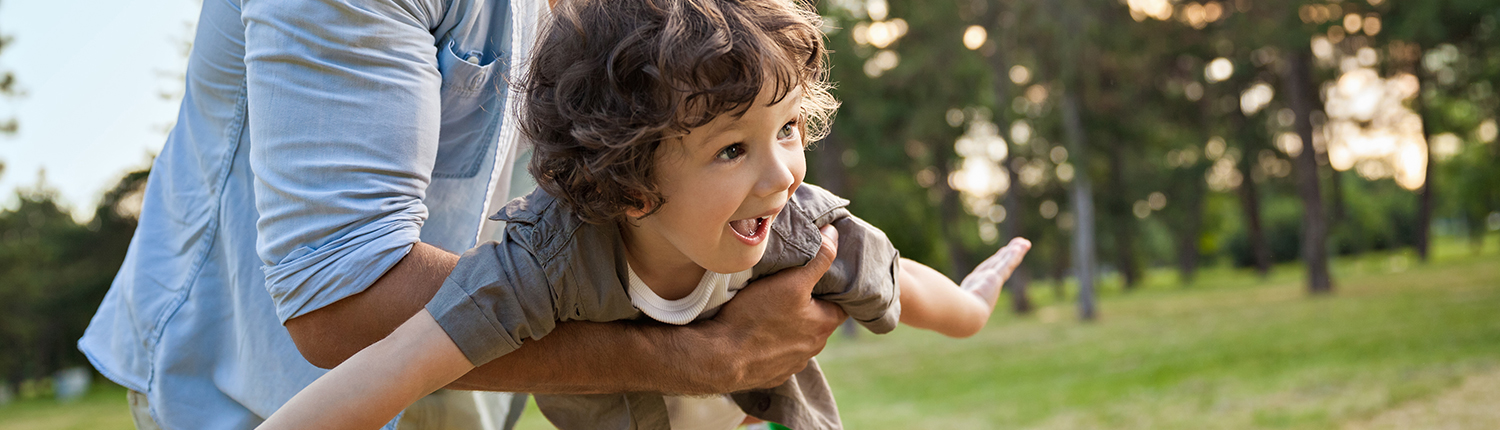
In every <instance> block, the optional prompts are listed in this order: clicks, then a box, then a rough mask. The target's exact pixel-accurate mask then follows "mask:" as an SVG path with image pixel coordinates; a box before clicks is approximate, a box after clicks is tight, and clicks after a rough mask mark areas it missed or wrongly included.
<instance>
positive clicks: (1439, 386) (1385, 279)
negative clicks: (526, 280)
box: [0, 239, 1500, 430]
mask: <svg viewBox="0 0 1500 430" xmlns="http://www.w3.org/2000/svg"><path fill="white" fill-rule="evenodd" d="M1496 248H1497V247H1496V246H1495V243H1494V240H1493V239H1492V240H1491V241H1490V242H1488V243H1487V248H1486V251H1485V252H1484V253H1483V254H1475V253H1473V252H1472V251H1471V250H1470V249H1469V248H1468V245H1467V244H1465V243H1444V244H1443V245H1442V246H1441V247H1439V248H1438V249H1437V250H1436V254H1435V255H1436V257H1435V260H1434V262H1433V263H1430V264H1427V265H1420V264H1416V263H1415V260H1414V259H1413V258H1412V257H1411V256H1410V255H1409V253H1405V252H1400V253H1392V254H1370V255H1365V256H1362V257H1359V258H1344V259H1339V260H1336V264H1335V267H1334V276H1335V279H1336V282H1337V285H1336V292H1335V294H1334V295H1332V296H1328V297H1318V298H1311V297H1308V296H1307V295H1306V294H1305V293H1304V291H1303V290H1302V286H1301V272H1300V270H1299V269H1298V268H1297V267H1294V266H1287V267H1278V268H1277V270H1276V271H1274V272H1273V273H1272V274H1271V276H1270V278H1268V279H1266V280H1261V279H1259V278H1256V277H1255V276H1253V275H1251V274H1249V273H1247V272H1244V271H1238V270H1231V269H1227V268H1210V269H1207V270H1205V271H1204V273H1203V275H1202V276H1201V277H1200V278H1199V281H1198V282H1197V283H1196V284H1195V285H1193V286H1189V287H1184V286H1181V285H1178V284H1177V281H1176V276H1175V274H1174V273H1172V272H1170V271H1155V272H1152V273H1151V275H1150V277H1149V278H1148V279H1147V280H1146V282H1145V285H1144V286H1143V287H1142V288H1141V289H1139V290H1138V291H1135V292H1132V293H1123V292H1121V291H1119V287H1118V286H1117V285H1115V284H1113V283H1112V282H1113V281H1112V280H1106V282H1105V285H1104V286H1103V291H1102V293H1101V295H1102V302H1101V305H1100V315H1101V318H1100V320H1099V321H1097V322H1095V323H1091V324H1084V323H1079V322H1078V321H1077V319H1076V318H1075V311H1074V309H1073V307H1072V304H1071V303H1054V304H1047V303H1045V302H1048V301H1050V296H1051V295H1052V292H1051V289H1050V288H1048V287H1046V286H1045V285H1044V284H1043V285H1037V286H1036V287H1037V289H1036V290H1035V296H1036V297H1037V298H1038V299H1039V300H1041V301H1043V302H1044V306H1043V307H1042V308H1041V309H1039V311H1038V312H1037V313H1036V314H1034V315H1031V316H1027V317H1015V316H1012V315H1009V314H1002V315H997V316H996V317H995V319H994V320H993V321H991V322H990V325H989V327H988V328H986V329H985V330H984V332H982V333H980V334H979V335H977V336H975V337H974V338H971V339H965V340H952V339H946V338H943V337H941V336H938V335H935V334H932V333H929V332H922V331H917V330H911V329H908V328H903V329H900V330H897V331H896V332H895V333H892V334H890V335H886V336H871V335H868V333H861V335H860V336H859V337H858V338H856V339H852V340H850V339H843V338H835V339H834V340H833V341H832V342H831V343H830V345H829V347H828V349H827V350H826V351H824V353H823V354H822V356H821V357H820V358H819V359H820V360H821V361H822V363H823V368H824V370H825V371H826V372H828V378H829V380H830V382H831V383H832V385H833V389H834V393H835V394H836V396H837V397H838V400H839V404H840V409H841V411H842V413H843V417H844V422H845V424H846V427H848V428H850V429H856V430H878V429H985V428H1057V429H1074V428H1122V429H1174V428H1181V429H1200V428H1213V429H1240V428H1276V429H1281V428H1287V429H1303V428H1306V429H1314V428H1316V429H1324V428H1338V427H1341V426H1351V425H1354V426H1355V427H1359V426H1364V425H1363V424H1360V423H1365V422H1367V421H1368V420H1372V419H1377V418H1383V417H1387V416H1391V415H1392V411H1396V412H1400V414H1397V415H1400V416H1401V417H1405V418H1402V419H1408V418H1410V417H1409V415H1412V414H1416V415H1419V416H1418V417H1417V418H1412V419H1414V420H1415V421H1410V420H1408V421H1398V422H1430V420H1429V421H1422V417H1421V416H1420V415H1421V414H1423V413H1427V414H1428V415H1434V414H1437V415H1441V414H1448V413H1451V412H1452V411H1453V408H1454V407H1458V408H1460V409H1462V408H1464V407H1468V408H1471V409H1483V410H1488V409H1492V407H1491V405H1493V404H1495V403H1496V402H1500V398H1494V397H1495V395H1494V394H1492V393H1500V389H1497V387H1500V377H1497V376H1500V255H1497V252H1496ZM1466 380H1471V381H1473V380H1485V381H1491V382H1489V383H1488V384H1489V385H1487V386H1480V387H1479V388H1470V389H1466V390H1462V391H1463V393H1459V394H1454V393H1456V392H1458V391H1461V390H1459V389H1458V388H1459V387H1460V386H1464V387H1469V386H1470V385H1474V384H1465V381H1466ZM1464 393H1467V394H1464ZM1476 393H1477V394H1476ZM1439 400H1441V404H1437V402H1439ZM1427 403H1433V404H1434V405H1435V406H1428V405H1426V404H1427ZM1454 403H1457V404H1458V406H1454V405H1453V404H1454ZM1428 410H1430V411H1437V412H1422V411H1428ZM1429 418H1431V417H1429ZM1439 418H1441V417H1439ZM1376 421H1379V420H1376ZM1387 421H1390V420H1387ZM129 422H130V421H129V415H128V412H127V411H126V408H125V402H124V393H123V390H121V389H119V388H118V387H105V388H103V389H101V390H97V391H96V392H95V393H92V394H91V395H90V396H89V397H87V398H85V399H83V400H82V401H79V402H75V403H73V404H69V405H58V404H56V403H53V402H48V401H40V400H32V401H26V402H20V403H16V404H12V405H10V406H5V407H0V430H11V429H69V428H80V429H82V428H88V429H95V428H99V429H110V428H129ZM1373 427H1380V426H1378V425H1376V426H1373ZM1399 427H1400V426H1398V428H1399ZM1407 427H1410V426H1407ZM1422 427H1430V426H1429V425H1423V426H1422ZM1461 427H1463V426H1461ZM1468 427H1473V426H1468ZM521 428H522V429H538V428H550V427H548V426H547V425H546V423H545V421H544V420H543V419H542V417H541V416H540V414H537V413H535V407H534V406H533V407H532V412H530V413H528V414H527V415H526V416H525V417H524V418H523V419H522V425H521Z"/></svg>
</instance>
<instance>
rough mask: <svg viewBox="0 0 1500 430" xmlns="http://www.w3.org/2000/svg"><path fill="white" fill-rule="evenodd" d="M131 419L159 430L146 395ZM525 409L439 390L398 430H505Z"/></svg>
mask: <svg viewBox="0 0 1500 430" xmlns="http://www.w3.org/2000/svg"><path fill="white" fill-rule="evenodd" d="M126 398H127V399H128V400H129V401H130V415H131V417H132V418H134V419H135V428H136V430H161V427H159V426H157V425H156V420H154V419H152V418H151V404H150V403H149V402H147V401H146V395H145V394H141V393H138V392H136V391H135V390H130V393H129V394H127V395H126ZM524 409H526V395H524V394H511V393H490V392H483V391H457V390H438V391H437V392H435V393H432V394H429V395H427V397H423V398H422V399H421V400H418V401H417V403H415V404H412V405H411V407H408V408H406V413H405V414H403V415H401V421H399V422H397V423H396V428H397V429H398V430H506V429H510V428H511V427H514V426H515V425H516V420H518V419H520V418H521V411H522V410H524Z"/></svg>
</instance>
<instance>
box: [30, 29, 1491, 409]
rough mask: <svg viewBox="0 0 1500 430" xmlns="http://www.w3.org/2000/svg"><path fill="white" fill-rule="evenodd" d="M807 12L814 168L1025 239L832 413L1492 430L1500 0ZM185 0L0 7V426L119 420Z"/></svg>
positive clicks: (985, 234) (934, 230)
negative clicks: (816, 103) (94, 349)
mask: <svg viewBox="0 0 1500 430" xmlns="http://www.w3.org/2000/svg"><path fill="white" fill-rule="evenodd" d="M817 6H818V7H819V9H820V11H821V12H822V14H823V15H824V16H825V17H826V19H827V26H826V28H825V32H826V34H827V36H828V42H829V46H830V48H832V50H833V53H832V54H831V57H830V60H831V63H832V64H833V69H832V79H833V80H834V81H836V82H837V84H838V89H837V91H836V95H837V96H838V97H839V98H840V99H841V100H842V101H843V103H844V104H843V107H842V108H841V109H840V111H839V113H838V117H837V119H836V121H835V124H834V131H833V133H832V135H831V136H830V137H829V138H828V139H827V140H825V141H823V142H821V143H819V144H818V145H817V146H816V147H814V148H813V150H811V151H810V152H809V153H808V157H809V166H810V167H809V170H810V172H809V182H813V183H817V184H820V185H822V186H824V187H826V188H829V189H830V190H833V191H835V192H836V193H839V194H841V195H844V196H846V197H848V198H850V200H852V201H853V204H852V206H851V209H852V210H853V211H854V212H855V213H856V214H858V215H860V216H861V217H863V218H865V219H866V220H869V221H870V222H871V223H873V224H875V225H876V226H879V227H881V228H882V229H884V230H885V231H886V232H887V234H888V235H889V236H890V237H891V239H892V241H893V242H895V244H896V246H897V247H898V248H899V249H900V250H901V252H902V254H903V255H904V256H906V257H910V258H913V259H916V260H919V261H923V262H926V263H928V264H929V265H932V266H933V267H936V268H939V269H940V270H943V271H945V272H947V273H948V274H949V275H950V276H953V277H955V278H956V279H957V278H961V277H962V275H963V274H965V273H967V272H968V270H969V269H970V268H972V267H973V266H974V265H975V264H977V263H978V262H979V261H981V260H983V258H984V257H985V256H987V255H989V254H990V253H992V252H994V251H995V250H996V249H997V248H998V247H999V246H1000V244H1003V243H1005V241H1007V240H1008V239H1009V238H1010V237H1014V236H1022V237H1027V238H1030V239H1031V240H1032V241H1033V243H1035V245H1036V246H1035V248H1034V249H1033V250H1032V252H1031V254H1030V255H1029V256H1028V257H1027V261H1026V263H1025V265H1024V266H1023V269H1022V270H1021V271H1020V272H1019V273H1018V274H1017V276H1016V277H1015V278H1014V279H1013V280H1012V282H1011V283H1009V284H1008V285H1007V287H1006V288H1007V292H1008V294H1007V296H1006V297H1004V298H1003V299H1002V300H1004V301H1005V303H1002V304H1001V305H1000V306H1002V307H1003V308H1004V309H1002V310H1001V311H999V312H997V313H996V316H995V317H994V318H993V319H992V321H991V322H990V324H989V326H988V327H987V328H986V329H985V330H984V331H983V332H982V333H980V334H979V335H977V336H976V337H974V338H972V339H967V340H951V339H945V338H942V337H941V336H938V335H935V334H932V333H926V332H919V331H914V330H910V329H903V330H898V331H897V332H896V333H894V334H892V335H888V336H878V337H877V336H871V335H869V334H868V333H859V332H856V331H850V332H848V333H847V334H845V335H841V336H838V337H836V338H834V339H833V340H832V341H831V342H830V345H829V347H828V348H827V350H825V352H824V353H823V354H822V356H821V357H820V359H821V360H822V361H823V364H824V368H825V369H826V370H827V371H828V373H829V379H830V381H831V383H832V384H833V388H834V390H835V393H836V396H837V397H838V399H839V401H840V406H841V410H842V411H843V415H844V420H845V422H846V426H847V427H848V428H852V429H886V428H889V429H911V428H934V429H939V428H941V429H966V428H974V429H986V428H1059V429H1070V428H1122V429H1156V428H1183V429H1198V428H1232V429H1239V428H1350V429H1364V428H1459V429H1467V428H1475V429H1487V428H1500V407H1495V405H1496V404H1500V233H1497V231H1500V144H1497V143H1496V138H1497V134H1500V129H1497V123H1496V118H1497V109H1500V96H1497V94H1496V88H1495V85H1496V83H1497V82H1496V81H1497V78H1500V0H1353V1H1340V0H1302V1H1297V0H1228V1H1206V2H1202V1H1177V0H1093V1H1086V0H1051V1H1020V0H936V1H934V0H824V1H821V2H819V3H817ZM197 8H198V4H197V3H195V2H193V1H192V0H159V1H156V2H150V3H148V2H144V1H140V0H122V1H118V2H103V1H98V0H80V1H79V2H76V4H68V5H59V4H49V3H48V2H45V1H43V0H3V1H0V35H3V36H4V39H3V40H4V41H5V42H4V44H3V45H0V73H3V75H0V92H3V96H0V100H3V103H4V107H3V108H0V125H3V127H0V133H3V137H0V163H9V164H3V165H4V166H8V168H4V169H0V187H3V188H4V191H3V192H5V193H7V196H6V197H5V199H3V200H0V205H3V206H0V429H23V428H24V429H54V428H130V424H129V417H128V412H127V411H126V408H125V401H124V391H123V389H121V388H119V387H117V386H113V385H112V384H110V383H108V382H107V381H106V380H103V379H102V378H99V377H97V375H93V374H92V371H91V370H90V369H88V368H87V361H86V360H84V359H83V358H82V356H81V355H80V354H79V353H78V352H77V350H76V349H75V347H74V342H75V341H76V339H77V338H78V337H79V335H80V334H81V333H82V329H83V327H84V326H85V325H86V324H87V322H88V318H89V317H90V316H91V315H92V314H93V311H94V308H95V307H96V306H97V304H98V302H99V300H100V299H101V298H102V296H103V294H104V292H105V290H107V288H108V285H109V281H110V279H111V278H112V276H113V274H114V270H115V269H116V268H117V267H118V265H119V262H120V260H121V258H122V257H123V252H124V249H125V246H126V244H127V243H128V241H129V239H130V235H131V233H132V231H133V229H134V225H135V221H134V220H135V217H136V214H137V213H138V211H139V202H140V192H141V190H142V187H143V186H144V183H145V180H146V178H148V176H149V171H148V170H147V169H146V166H148V165H149V157H150V154H152V153H154V151H156V150H159V148H160V145H161V141H162V139H163V138H164V135H165V131H166V130H168V129H169V128H170V126H171V121H172V112H173V109H175V104H176V102H177V99H178V98H179V97H180V95H181V73H182V72H181V70H182V64H184V63H185V59H186V57H185V55H186V54H187V53H188V52H190V51H189V50H190V49H191V43H190V41H191V34H192V26H193V19H192V17H193V16H195V15H196V10H197ZM79 23H82V25H80V24H79ZM80 87H81V89H80ZM90 381H91V382H92V383H91V384H89V383H86V382H90ZM522 427H523V428H547V427H546V424H545V422H544V421H543V420H542V419H541V417H540V416H539V415H538V414H535V413H530V414H528V415H527V416H526V417H525V418H524V419H523V423H522Z"/></svg>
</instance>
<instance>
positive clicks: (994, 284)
mask: <svg viewBox="0 0 1500 430" xmlns="http://www.w3.org/2000/svg"><path fill="white" fill-rule="evenodd" d="M1030 249H1031V242H1029V241H1027V240H1026V239H1021V238H1016V239H1014V240H1011V242H1010V244H1008V245H1006V246H1005V247H1004V248H1000V250H999V251H997V252H995V255H993V256H990V258H989V259H986V260H985V261H984V262H983V263H980V264H979V267H977V268H975V269H974V271H973V272H971V273H969V276H968V277H965V278H964V282H963V285H956V284H954V283H953V281H952V280H949V279H948V277H947V276H943V274H942V273H938V271H937V270H933V269H932V268H931V267H927V266H926V265H923V264H922V263H918V262H915V261H911V260H908V259H905V258H903V259H901V263H900V265H901V267H900V272H899V273H898V274H897V278H896V279H897V281H898V282H900V283H901V322H902V323H905V324H906V325H909V326H912V327H916V328H922V329H928V330H932V331H936V332H938V333H942V334H944V335H947V336H950V337H969V336H973V335H974V334H975V333H978V332H979V329H982V328H984V324H985V323H986V322H988V321H989V319H990V313H991V312H992V311H994V309H995V300H996V299H997V298H999V296H1000V287H1001V286H1003V285H1004V284H1005V280H1006V279H1009V278H1010V274H1011V272H1014V271H1015V270H1016V266H1019V265H1020V264H1021V258H1022V257H1025V256H1026V251H1028V250H1030Z"/></svg>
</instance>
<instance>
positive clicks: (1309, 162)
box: [1282, 47, 1333, 294]
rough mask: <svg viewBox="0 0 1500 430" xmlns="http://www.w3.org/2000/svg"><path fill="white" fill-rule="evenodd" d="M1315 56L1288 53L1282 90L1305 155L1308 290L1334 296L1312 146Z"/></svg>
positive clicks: (1299, 162) (1298, 167) (1300, 161)
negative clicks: (1294, 119) (1294, 120)
mask: <svg viewBox="0 0 1500 430" xmlns="http://www.w3.org/2000/svg"><path fill="white" fill-rule="evenodd" d="M1311 56H1312V54H1311V53H1309V52H1308V48H1306V47H1301V48H1298V49H1293V50H1289V51H1288V53H1287V57H1286V61H1287V64H1286V67H1285V68H1283V76H1282V77H1283V79H1285V80H1286V82H1285V85H1283V88H1285V89H1286V99H1287V104H1288V105H1290V107H1291V108H1292V113H1293V114H1294V116H1295V117H1296V125H1295V128H1296V131H1297V135H1298V136H1300V137H1301V138H1302V152H1301V153H1299V154H1297V158H1296V160H1294V163H1293V167H1294V168H1293V170H1294V171H1295V172H1296V175H1297V194H1298V195H1299V196H1300V197H1301V198H1302V262H1303V264H1305V265H1306V266H1307V289H1308V292H1310V293H1312V294H1327V293H1331V292H1333V281H1332V279H1330V277H1329V274H1328V217H1327V216H1326V215H1325V214H1324V212H1323V197H1322V190H1321V189H1320V188H1319V186H1318V160H1317V151H1316V150H1314V149H1313V145H1312V138H1313V136H1312V134H1313V130H1312V111H1313V106H1312V100H1313V99H1314V97H1313V95H1314V92H1313V91H1315V89H1314V87H1313V82H1312V61H1311V58H1310V57H1311Z"/></svg>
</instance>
